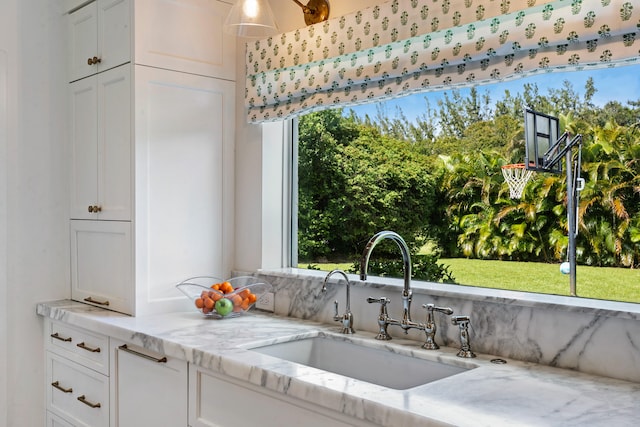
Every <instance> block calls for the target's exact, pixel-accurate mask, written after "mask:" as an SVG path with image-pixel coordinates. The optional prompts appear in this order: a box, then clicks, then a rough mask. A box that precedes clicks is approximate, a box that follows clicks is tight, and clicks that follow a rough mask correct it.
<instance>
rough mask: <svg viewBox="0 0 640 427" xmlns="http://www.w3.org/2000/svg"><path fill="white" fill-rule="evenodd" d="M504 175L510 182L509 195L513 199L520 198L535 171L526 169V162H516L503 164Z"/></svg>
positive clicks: (508, 182)
mask: <svg viewBox="0 0 640 427" xmlns="http://www.w3.org/2000/svg"><path fill="white" fill-rule="evenodd" d="M502 175H503V176H504V180H505V181H507V184H509V196H510V197H511V198H512V199H519V198H521V197H522V192H523V191H524V186H525V185H526V184H527V182H528V181H529V178H531V175H533V171H531V170H528V169H525V167H524V163H516V164H511V165H504V166H502Z"/></svg>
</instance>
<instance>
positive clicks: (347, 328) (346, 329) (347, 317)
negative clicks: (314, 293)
mask: <svg viewBox="0 0 640 427" xmlns="http://www.w3.org/2000/svg"><path fill="white" fill-rule="evenodd" d="M334 274H341V275H342V276H343V277H344V280H346V281H347V308H346V310H345V312H344V314H343V315H342V316H339V315H338V301H337V300H336V301H334V302H333V304H334V308H335V314H334V315H333V320H335V321H336V322H342V329H341V331H340V332H342V333H343V334H355V332H356V331H355V329H353V314H351V292H350V282H349V278H348V277H347V274H346V273H345V272H344V271H342V270H331V271H330V272H329V274H327V275H326V277H325V278H324V282H322V292H326V291H327V281H328V280H329V277H331V276H332V275H334Z"/></svg>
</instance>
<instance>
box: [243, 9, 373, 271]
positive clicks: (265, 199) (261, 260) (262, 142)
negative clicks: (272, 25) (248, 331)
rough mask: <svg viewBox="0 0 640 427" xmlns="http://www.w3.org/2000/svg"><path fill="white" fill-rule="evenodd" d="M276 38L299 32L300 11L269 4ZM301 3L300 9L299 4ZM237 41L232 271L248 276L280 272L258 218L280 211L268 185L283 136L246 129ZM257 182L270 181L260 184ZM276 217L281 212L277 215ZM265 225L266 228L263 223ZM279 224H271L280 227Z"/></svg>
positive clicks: (274, 243) (277, 186)
mask: <svg viewBox="0 0 640 427" xmlns="http://www.w3.org/2000/svg"><path fill="white" fill-rule="evenodd" d="M269 3H270V4H271V8H272V9H273V11H274V15H275V17H276V24H277V25H278V27H279V30H280V31H281V32H286V31H292V30H295V29H297V28H303V27H305V23H304V16H303V13H302V9H301V8H300V6H298V5H296V4H295V3H294V2H293V1H292V0H269ZM302 3H304V4H306V3H307V2H306V1H305V0H302ZM382 3H385V1H383V0H350V1H333V2H331V1H330V18H335V17H339V16H342V15H346V14H348V13H351V12H354V11H356V10H360V9H364V8H366V7H370V6H374V5H376V4H382ZM246 41H247V40H239V43H238V57H237V67H236V69H237V70H238V77H237V80H236V81H237V85H236V93H237V102H236V106H237V107H236V110H237V113H236V114H237V116H236V128H237V129H236V177H235V181H236V190H235V193H236V205H235V210H236V217H235V219H236V223H235V227H236V234H235V236H236V241H235V245H236V246H235V268H236V270H239V271H254V270H256V269H259V268H278V267H281V266H283V265H282V264H283V262H284V261H283V259H282V257H281V256H275V255H276V254H282V253H283V252H284V251H283V248H282V245H283V242H282V241H281V239H277V240H276V239H275V238H274V236H273V234H274V228H271V227H267V226H263V220H262V219H263V218H267V217H269V218H274V217H277V214H278V212H279V210H281V208H282V202H281V201H282V197H281V191H282V182H281V181H280V180H276V179H274V178H273V177H274V173H275V172H277V171H275V170H274V169H275V168H277V167H280V164H279V163H276V162H275V161H273V159H271V160H268V159H269V158H272V156H273V151H277V152H282V144H283V142H282V135H283V132H279V131H277V130H276V128H277V126H276V127H275V128H274V126H272V125H268V126H266V127H265V129H268V131H267V132H263V131H262V130H263V126H261V125H249V124H247V123H246V115H245V111H244V79H245V74H244V70H245V66H244V55H245V49H244V47H243V42H246ZM263 177H270V179H269V180H268V182H267V181H263ZM280 214H281V212H280ZM269 223H271V222H269ZM280 225H281V224H277V227H280Z"/></svg>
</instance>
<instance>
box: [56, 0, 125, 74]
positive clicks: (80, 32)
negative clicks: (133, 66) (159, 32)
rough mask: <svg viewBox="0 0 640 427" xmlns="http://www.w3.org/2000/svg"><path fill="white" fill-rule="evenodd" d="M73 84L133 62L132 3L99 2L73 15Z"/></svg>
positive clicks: (119, 0)
mask: <svg viewBox="0 0 640 427" xmlns="http://www.w3.org/2000/svg"><path fill="white" fill-rule="evenodd" d="M67 27H68V36H69V81H75V80H78V79H81V78H83V77H86V76H90V75H92V74H95V73H98V72H101V71H104V70H108V69H110V68H113V67H117V66H118V65H122V64H124V63H126V62H129V61H130V59H131V3H130V0H96V1H94V2H91V3H89V4H88V5H86V6H84V7H82V8H80V9H78V10H76V11H74V12H72V13H70V14H69V17H68V21H67Z"/></svg>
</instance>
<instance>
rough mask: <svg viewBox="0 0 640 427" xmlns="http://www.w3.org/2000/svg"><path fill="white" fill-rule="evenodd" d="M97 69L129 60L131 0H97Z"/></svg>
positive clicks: (115, 65) (101, 69)
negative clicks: (98, 60) (98, 61)
mask: <svg viewBox="0 0 640 427" xmlns="http://www.w3.org/2000/svg"><path fill="white" fill-rule="evenodd" d="M97 3H98V28H97V32H98V47H97V52H98V53H97V56H98V57H99V58H100V63H99V64H98V71H104V70H108V69H110V68H113V67H117V66H118V65H122V64H124V63H126V62H129V61H130V60H131V1H130V0H98V2H97Z"/></svg>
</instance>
